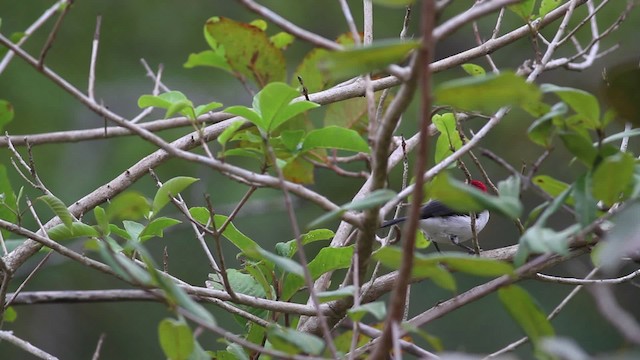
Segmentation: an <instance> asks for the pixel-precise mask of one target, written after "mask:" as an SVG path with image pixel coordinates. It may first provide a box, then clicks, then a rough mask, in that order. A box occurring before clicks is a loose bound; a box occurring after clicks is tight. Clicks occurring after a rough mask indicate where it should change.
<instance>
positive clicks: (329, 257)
mask: <svg viewBox="0 0 640 360" xmlns="http://www.w3.org/2000/svg"><path fill="white" fill-rule="evenodd" d="M352 257H353V245H351V246H347V247H340V248H332V247H326V248H323V249H321V250H320V252H318V255H316V257H315V258H314V259H313V260H311V261H310V262H309V271H310V272H311V277H312V278H313V279H314V280H316V279H318V278H319V277H320V275H322V274H324V273H326V272H329V271H334V270H338V269H346V268H348V267H349V266H351V262H352ZM303 285H304V279H303V278H301V277H299V276H297V275H292V274H288V275H287V276H286V277H285V280H284V285H283V289H282V295H281V298H282V299H283V300H284V299H286V300H288V299H290V298H291V296H293V295H294V294H295V293H296V292H297V291H298V290H299V289H300V288H301V287H302V286H303Z"/></svg>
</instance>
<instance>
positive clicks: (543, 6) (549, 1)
mask: <svg viewBox="0 0 640 360" xmlns="http://www.w3.org/2000/svg"><path fill="white" fill-rule="evenodd" d="M560 4H562V0H542V1H541V2H540V17H544V16H545V15H547V14H548V13H550V12H551V11H552V10H553V9H555V8H557V7H558V6H559V5H560Z"/></svg>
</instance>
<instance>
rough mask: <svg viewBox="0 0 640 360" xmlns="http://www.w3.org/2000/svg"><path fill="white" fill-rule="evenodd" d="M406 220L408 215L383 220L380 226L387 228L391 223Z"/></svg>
mask: <svg viewBox="0 0 640 360" xmlns="http://www.w3.org/2000/svg"><path fill="white" fill-rule="evenodd" d="M405 220H407V218H406V217H399V218H397V219H393V220H388V221H385V222H383V223H382V225H381V226H380V227H381V228H386V227H389V226H391V225H395V224H398V223H401V222H403V221H405Z"/></svg>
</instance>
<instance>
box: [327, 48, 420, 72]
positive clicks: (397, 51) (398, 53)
mask: <svg viewBox="0 0 640 360" xmlns="http://www.w3.org/2000/svg"><path fill="white" fill-rule="evenodd" d="M419 46H420V43H419V42H418V41H400V40H391V41H389V40H383V41H374V42H373V44H371V45H369V46H359V47H352V48H350V49H348V50H344V51H334V52H330V53H327V54H326V55H325V56H324V57H323V58H322V60H321V61H320V62H319V64H318V65H319V68H320V70H321V71H324V72H325V73H326V74H327V75H328V76H331V77H332V78H345V77H352V76H357V75H362V74H366V73H369V72H372V71H375V70H380V69H383V68H384V67H386V66H387V65H390V64H393V63H398V62H400V61H402V60H404V59H405V58H406V57H407V55H408V54H409V52H410V51H411V50H413V49H416V48H418V47H419Z"/></svg>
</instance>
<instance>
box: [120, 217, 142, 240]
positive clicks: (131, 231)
mask: <svg viewBox="0 0 640 360" xmlns="http://www.w3.org/2000/svg"><path fill="white" fill-rule="evenodd" d="M122 225H124V229H125V231H126V232H127V237H128V238H129V239H130V240H132V241H135V242H139V241H140V234H141V233H142V230H144V225H142V224H140V223H139V222H135V221H130V220H124V221H123V222H122Z"/></svg>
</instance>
